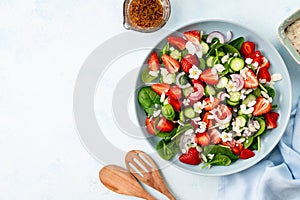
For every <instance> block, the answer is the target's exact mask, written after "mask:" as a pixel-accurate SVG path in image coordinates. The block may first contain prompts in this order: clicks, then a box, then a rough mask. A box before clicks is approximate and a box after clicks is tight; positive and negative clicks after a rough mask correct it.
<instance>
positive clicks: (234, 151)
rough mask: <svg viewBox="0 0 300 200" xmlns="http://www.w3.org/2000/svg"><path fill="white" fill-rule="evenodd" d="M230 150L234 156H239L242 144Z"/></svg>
mask: <svg viewBox="0 0 300 200" xmlns="http://www.w3.org/2000/svg"><path fill="white" fill-rule="evenodd" d="M230 149H231V151H232V152H233V153H234V154H235V155H240V154H241V151H243V144H242V143H239V144H236V145H235V146H234V147H231V148H230Z"/></svg>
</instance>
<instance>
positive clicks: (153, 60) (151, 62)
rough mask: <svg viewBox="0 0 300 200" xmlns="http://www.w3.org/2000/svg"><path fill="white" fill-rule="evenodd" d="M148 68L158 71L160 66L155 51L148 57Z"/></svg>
mask: <svg viewBox="0 0 300 200" xmlns="http://www.w3.org/2000/svg"><path fill="white" fill-rule="evenodd" d="M148 68H149V70H150V71H157V70H159V68H160V64H159V60H158V56H157V53H156V52H155V51H153V52H152V53H151V55H150V57H149V59H148Z"/></svg>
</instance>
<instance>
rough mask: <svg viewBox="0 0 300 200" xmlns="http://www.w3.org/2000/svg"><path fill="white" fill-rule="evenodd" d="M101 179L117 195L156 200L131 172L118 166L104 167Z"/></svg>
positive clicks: (100, 175)
mask: <svg viewBox="0 0 300 200" xmlns="http://www.w3.org/2000/svg"><path fill="white" fill-rule="evenodd" d="M99 178H100V181H101V182H102V184H103V185H105V186H106V187H107V188H108V189H110V190H112V191H114V192H116V193H119V194H125V195H129V196H135V197H139V198H143V199H147V200H155V198H154V197H152V196H151V195H150V194H149V193H148V192H146V190H145V189H144V188H143V187H142V186H141V185H140V183H139V182H138V181H137V180H136V178H135V177H134V176H133V175H132V174H131V173H130V172H128V171H127V170H126V169H124V168H122V167H119V166H117V165H107V166H105V167H103V168H102V169H101V170H100V172H99Z"/></svg>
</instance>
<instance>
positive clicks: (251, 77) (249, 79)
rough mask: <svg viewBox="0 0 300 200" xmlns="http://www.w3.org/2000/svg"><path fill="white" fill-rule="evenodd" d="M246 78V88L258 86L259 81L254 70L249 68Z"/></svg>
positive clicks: (246, 71)
mask: <svg viewBox="0 0 300 200" xmlns="http://www.w3.org/2000/svg"><path fill="white" fill-rule="evenodd" d="M245 76H246V78H245V82H244V88H256V87H257V86H258V84H259V83H258V79H257V77H256V75H255V73H254V72H253V70H252V69H248V68H247V69H246V70H245Z"/></svg>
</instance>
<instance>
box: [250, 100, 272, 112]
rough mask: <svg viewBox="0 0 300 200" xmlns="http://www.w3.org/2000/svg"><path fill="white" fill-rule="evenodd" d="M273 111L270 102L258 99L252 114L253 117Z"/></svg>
mask: <svg viewBox="0 0 300 200" xmlns="http://www.w3.org/2000/svg"><path fill="white" fill-rule="evenodd" d="M271 110H272V104H271V102H270V101H268V100H267V99H265V98H264V97H258V98H257V99H256V104H255V105H254V110H253V112H252V114H253V116H260V115H263V114H266V113H268V112H270V111H271Z"/></svg>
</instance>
